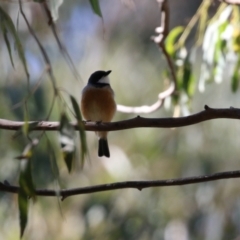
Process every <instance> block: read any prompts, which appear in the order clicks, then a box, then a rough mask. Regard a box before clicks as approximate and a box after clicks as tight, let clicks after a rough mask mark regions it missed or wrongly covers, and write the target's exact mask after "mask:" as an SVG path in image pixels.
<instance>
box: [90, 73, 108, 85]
mask: <svg viewBox="0 0 240 240" xmlns="http://www.w3.org/2000/svg"><path fill="white" fill-rule="evenodd" d="M110 73H111V70H109V71H106V72H105V71H96V72H94V73H93V74H92V75H91V76H90V78H89V80H88V83H90V84H98V83H99V84H101V82H99V81H100V80H101V79H104V78H105V77H106V76H108V75H109V74H110ZM102 84H105V85H106V84H107V83H105V82H104V81H103V83H102Z"/></svg>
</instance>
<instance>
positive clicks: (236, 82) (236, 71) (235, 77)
mask: <svg viewBox="0 0 240 240" xmlns="http://www.w3.org/2000/svg"><path fill="white" fill-rule="evenodd" d="M239 69H240V56H239V57H238V61H237V64H236V66H235V68H234V72H233V76H232V82H231V87H232V91H233V92H236V91H237V89H238V86H239V77H240V76H239V71H240V70H239Z"/></svg>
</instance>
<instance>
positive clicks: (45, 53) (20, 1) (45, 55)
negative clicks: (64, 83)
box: [19, 0, 57, 95]
mask: <svg viewBox="0 0 240 240" xmlns="http://www.w3.org/2000/svg"><path fill="white" fill-rule="evenodd" d="M19 8H20V12H21V14H22V16H23V18H24V20H25V22H26V24H27V27H28V30H29V32H30V33H31V35H32V36H33V38H34V39H35V41H36V43H37V45H38V47H39V49H40V51H41V53H42V55H43V59H44V61H45V63H46V66H47V70H48V74H49V76H50V79H51V82H52V84H53V88H54V92H55V95H57V87H56V79H55V77H54V75H53V71H52V65H51V62H50V59H49V57H48V55H47V52H46V51H45V49H44V47H43V45H42V44H41V42H40V40H39V39H38V37H37V35H36V33H35V32H34V30H33V28H32V27H31V25H30V23H29V22H28V19H27V17H26V15H25V13H24V11H23V8H22V0H19Z"/></svg>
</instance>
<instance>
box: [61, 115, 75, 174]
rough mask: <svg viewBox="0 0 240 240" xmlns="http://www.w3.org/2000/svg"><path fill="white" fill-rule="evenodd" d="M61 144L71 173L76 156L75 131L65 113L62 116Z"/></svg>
mask: <svg viewBox="0 0 240 240" xmlns="http://www.w3.org/2000/svg"><path fill="white" fill-rule="evenodd" d="M59 131H60V143H61V149H62V153H63V158H64V160H65V163H66V165H67V168H68V171H69V172H71V170H72V164H73V160H74V156H75V143H74V136H75V129H74V128H73V126H72V125H71V124H70V122H69V120H68V117H67V116H66V114H65V113H63V114H62V116H61V120H60V128H59Z"/></svg>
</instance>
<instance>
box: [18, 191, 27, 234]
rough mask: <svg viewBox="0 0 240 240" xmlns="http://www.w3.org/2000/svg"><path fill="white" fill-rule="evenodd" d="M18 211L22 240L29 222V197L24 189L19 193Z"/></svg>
mask: <svg viewBox="0 0 240 240" xmlns="http://www.w3.org/2000/svg"><path fill="white" fill-rule="evenodd" d="M18 211H19V220H20V222H19V223H20V238H22V236H23V234H24V230H25V228H26V226H27V222H28V196H27V195H26V193H25V192H24V191H23V190H22V189H20V191H19V193H18Z"/></svg>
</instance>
